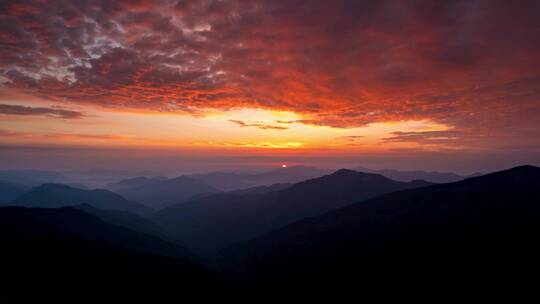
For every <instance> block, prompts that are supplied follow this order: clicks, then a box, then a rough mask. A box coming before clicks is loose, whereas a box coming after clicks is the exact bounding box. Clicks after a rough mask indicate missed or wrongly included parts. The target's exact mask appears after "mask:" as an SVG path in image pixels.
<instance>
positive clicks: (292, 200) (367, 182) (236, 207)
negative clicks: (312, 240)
mask: <svg viewBox="0 0 540 304" xmlns="http://www.w3.org/2000/svg"><path fill="white" fill-rule="evenodd" d="M425 185H428V184H427V183H425V182H422V181H417V182H411V183H403V182H396V181H393V180H390V179H388V178H385V177H383V176H380V175H376V174H367V173H360V172H355V171H351V170H344V169H343V170H339V171H337V172H335V173H333V174H330V175H326V176H323V177H320V178H315V179H311V180H308V181H304V182H301V183H298V184H295V185H293V186H291V187H288V188H286V189H284V190H281V191H276V192H270V193H263V194H257V193H255V194H252V193H243V192H237V193H235V192H232V193H225V194H218V195H212V196H208V197H204V198H201V199H197V200H193V201H191V202H187V203H183V204H180V205H176V206H173V207H169V208H166V209H164V210H161V211H159V212H157V213H156V215H155V220H156V221H157V222H158V223H160V224H162V225H163V226H164V227H165V228H167V229H168V230H169V231H170V232H171V233H173V235H174V236H175V237H176V238H178V239H179V240H181V241H182V243H184V244H185V245H186V246H188V248H190V249H192V250H194V251H195V252H196V253H198V254H200V255H204V256H207V257H212V256H215V254H216V253H217V252H218V251H219V250H220V249H221V248H224V247H227V246H229V245H231V244H233V243H235V242H239V241H246V240H248V239H250V238H253V237H255V236H258V235H260V234H262V233H265V232H268V231H270V230H272V229H275V228H278V227H282V226H284V225H287V224H289V223H291V222H293V221H296V220H298V219H301V218H304V217H307V216H313V215H316V214H321V213H323V212H325V211H328V210H332V209H335V208H339V207H343V206H345V205H347V204H350V203H353V202H356V201H358V200H362V199H367V198H371V197H374V196H377V195H381V194H385V193H389V192H393V191H397V190H403V189H410V188H416V187H421V186H425Z"/></svg>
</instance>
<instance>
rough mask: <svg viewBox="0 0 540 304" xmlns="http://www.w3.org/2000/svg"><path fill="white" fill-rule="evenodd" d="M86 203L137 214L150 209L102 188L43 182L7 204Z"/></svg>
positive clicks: (61, 205)
mask: <svg viewBox="0 0 540 304" xmlns="http://www.w3.org/2000/svg"><path fill="white" fill-rule="evenodd" d="M81 204H88V205H91V206H93V207H96V208H99V209H111V210H125V211H131V212H135V213H138V214H148V213H150V212H151V211H152V209H150V208H149V207H146V206H144V205H142V204H139V203H137V202H133V201H129V200H127V199H125V198H123V197H122V196H120V195H118V194H116V193H114V192H111V191H108V190H104V189H97V190H85V189H78V188H74V187H70V186H67V185H63V184H43V185H41V186H38V187H35V188H32V189H30V190H29V191H28V192H26V193H24V194H22V195H21V196H19V197H17V198H16V199H15V200H13V201H12V202H11V203H9V205H11V206H20V207H40V208H60V207H65V206H74V205H81Z"/></svg>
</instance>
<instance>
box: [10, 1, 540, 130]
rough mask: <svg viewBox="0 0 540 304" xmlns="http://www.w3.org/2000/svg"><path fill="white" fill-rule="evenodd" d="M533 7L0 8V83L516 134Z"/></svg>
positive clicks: (536, 118)
mask: <svg viewBox="0 0 540 304" xmlns="http://www.w3.org/2000/svg"><path fill="white" fill-rule="evenodd" d="M539 9H540V4H539V2H538V1H523V2H520V3H513V2H509V1H491V0H477V1H451V2H433V3H425V2H423V3H416V2H414V1H406V2H402V1H352V0H351V1H346V0H343V1H323V0H321V1H318V0H315V1H309V3H307V2H302V1H256V0H247V1H235V0H232V1H178V2H177V1H163V2H162V3H156V2H153V1H113V2H110V1H97V0H96V1H80V2H71V1H54V2H53V3H49V4H47V5H45V4H44V3H42V2H39V1H17V2H12V3H4V4H1V7H0V12H1V13H0V14H1V15H0V44H1V45H2V47H1V48H0V72H1V73H2V75H3V76H2V77H3V78H4V79H7V81H6V82H5V84H4V86H6V87H8V88H10V89H11V90H20V91H24V92H26V93H31V94H34V95H36V96H40V97H44V98H47V99H52V100H65V101H73V102H92V103H98V104H101V105H104V106H110V107H119V108H145V109H150V110H159V111H187V112H194V113H197V112H198V110H199V109H202V108H216V109H231V108H235V107H259V108H268V109H276V110H288V111H295V112H298V113H302V114H304V115H305V116H306V119H305V120H301V121H298V122H300V123H306V124H316V125H326V126H333V127H353V126H361V125H365V124H368V123H373V122H381V121H390V120H394V121H395V120H410V119H415V120H420V119H430V120H434V121H437V122H440V123H446V124H448V125H451V126H454V127H456V129H457V130H459V131H463V132H464V133H463V134H471V132H473V131H474V132H473V133H475V134H482V135H485V136H488V135H490V134H491V135H492V136H494V137H497V136H502V135H504V136H507V137H519V136H521V137H524V136H525V134H527V135H528V134H531V133H532V134H534V133H535V131H538V128H539V126H540V106H539V104H540V103H539V102H538V100H539V98H540V53H539V52H538V51H537V50H538V49H539V48H540V35H538V33H537V31H536V30H535V29H537V28H538V27H539V26H540V19H539V18H537V12H538V11H539ZM0 79H2V78H0ZM509 126H510V127H509ZM463 136H467V135H463ZM398 137H399V138H400V140H401V139H403V136H399V135H398ZM394 140H398V139H397V138H396V139H394Z"/></svg>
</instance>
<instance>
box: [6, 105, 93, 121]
mask: <svg viewBox="0 0 540 304" xmlns="http://www.w3.org/2000/svg"><path fill="white" fill-rule="evenodd" d="M0 114H4V115H25V116H27V115H45V116H51V117H57V118H62V119H75V118H81V117H83V116H84V114H83V113H81V112H77V111H72V110H64V109H57V108H42V107H26V106H19V105H8V104H0Z"/></svg>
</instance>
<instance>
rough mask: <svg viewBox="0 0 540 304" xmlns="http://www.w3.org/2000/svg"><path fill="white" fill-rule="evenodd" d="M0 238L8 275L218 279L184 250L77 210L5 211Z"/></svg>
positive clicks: (205, 281)
mask: <svg viewBox="0 0 540 304" xmlns="http://www.w3.org/2000/svg"><path fill="white" fill-rule="evenodd" d="M0 240H1V242H2V265H3V267H2V271H3V274H4V275H18V276H21V275H23V276H26V277H27V278H28V279H35V278H36V277H37V276H43V278H49V279H50V276H51V274H52V273H54V275H55V276H60V277H65V276H69V277H74V278H77V277H80V278H84V277H86V278H88V277H87V276H89V275H91V274H96V275H103V274H115V275H120V276H121V277H126V278H128V276H129V275H130V274H143V273H144V274H158V273H159V274H160V275H164V274H171V275H174V277H175V280H176V281H177V283H179V284H194V283H200V284H208V283H211V282H213V280H214V274H213V273H212V272H211V271H209V270H207V269H206V268H204V267H202V266H200V265H198V264H196V263H194V262H191V261H190V260H188V259H187V258H186V256H188V255H189V253H188V252H187V251H186V250H185V249H184V248H182V247H179V246H178V245H175V244H171V243H168V242H166V241H163V240H161V239H159V238H157V237H154V236H150V235H147V234H143V233H138V232H134V231H132V230H129V229H126V228H123V227H119V226H116V225H112V224H110V223H107V222H104V221H102V220H101V219H99V218H97V217H95V216H93V215H90V214H87V213H85V212H83V211H80V210H77V209H75V208H72V207H63V208H57V209H41V208H22V207H4V208H0ZM103 278H106V277H103ZM148 279H149V278H144V277H141V280H148Z"/></svg>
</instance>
